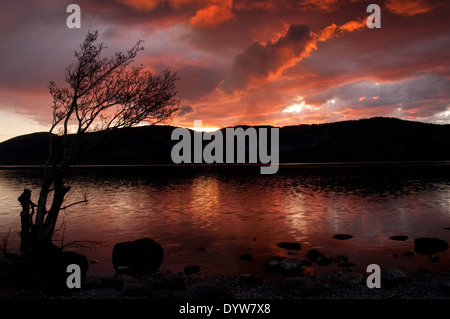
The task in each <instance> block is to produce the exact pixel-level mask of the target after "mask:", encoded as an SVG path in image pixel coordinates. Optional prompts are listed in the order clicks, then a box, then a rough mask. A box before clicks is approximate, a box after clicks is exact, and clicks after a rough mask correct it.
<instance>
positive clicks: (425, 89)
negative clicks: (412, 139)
mask: <svg viewBox="0 0 450 319" xmlns="http://www.w3.org/2000/svg"><path fill="white" fill-rule="evenodd" d="M305 99H306V100H307V101H308V102H309V103H314V104H327V103H329V101H331V100H333V101H334V103H335V104H336V105H337V106H340V107H341V108H350V109H365V108H374V107H384V106H389V107H392V109H397V108H400V109H402V110H403V111H405V110H412V109H416V108H420V107H422V108H423V109H424V112H423V114H428V116H430V115H431V114H434V113H436V112H442V111H445V110H446V108H447V107H448V106H449V105H450V79H449V78H447V77H443V76H439V75H435V74H424V75H422V76H420V77H417V78H415V79H406V80H403V81H396V82H384V83H379V82H369V81H362V82H352V83H347V84H343V85H338V86H334V87H331V88H329V89H328V90H326V91H324V92H321V93H319V94H315V95H312V96H308V97H306V98H305Z"/></svg>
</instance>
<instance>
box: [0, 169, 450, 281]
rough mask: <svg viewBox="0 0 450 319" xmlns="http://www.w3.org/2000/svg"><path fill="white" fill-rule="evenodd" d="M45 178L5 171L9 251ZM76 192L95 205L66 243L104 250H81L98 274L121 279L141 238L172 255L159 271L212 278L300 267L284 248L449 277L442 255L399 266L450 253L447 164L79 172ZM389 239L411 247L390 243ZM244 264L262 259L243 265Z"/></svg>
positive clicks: (85, 210) (3, 227)
mask: <svg viewBox="0 0 450 319" xmlns="http://www.w3.org/2000/svg"><path fill="white" fill-rule="evenodd" d="M40 175H41V170H40V169H2V170H0V235H4V234H6V233H7V232H8V230H9V229H11V236H10V240H9V246H8V248H9V251H11V252H18V246H19V236H18V232H19V231H20V220H19V213H20V205H19V202H18V201H17V197H18V196H19V195H20V194H21V192H22V190H23V188H24V187H27V188H30V189H32V190H33V197H34V199H35V201H37V196H38V190H39V183H40V178H41V176H40ZM70 185H72V187H73V188H72V189H73V192H72V194H71V196H70V197H69V199H68V203H70V202H74V201H77V200H79V199H80V198H81V197H82V195H83V193H84V192H86V193H87V194H88V198H89V199H90V202H89V204H88V205H87V206H86V205H80V206H74V207H71V208H70V209H68V210H67V211H66V212H65V213H64V214H61V215H60V220H59V221H60V222H62V221H63V220H64V224H65V228H64V243H67V242H69V241H73V240H91V241H92V240H93V241H101V242H102V243H101V244H99V245H96V246H94V247H93V249H90V250H84V251H81V252H82V253H84V254H85V255H86V256H87V257H88V259H89V260H97V261H99V262H98V263H96V264H92V265H91V266H90V270H89V274H91V275H96V274H113V273H114V270H113V267H112V263H111V252H112V247H113V246H114V244H115V243H117V242H122V241H129V240H134V239H138V238H141V237H150V238H153V239H154V240H156V241H157V242H159V243H160V244H161V245H162V246H163V248H164V254H165V256H164V262H163V266H162V268H164V269H167V270H170V271H173V272H178V271H182V270H183V268H184V266H187V265H193V264H195V265H199V266H200V267H201V269H202V272H205V273H220V274H239V273H243V272H248V271H252V272H253V271H257V272H259V271H260V270H262V269H263V264H264V261H265V260H266V259H267V258H268V257H269V256H272V255H280V256H289V257H295V256H293V255H288V254H287V251H286V250H283V249H281V248H278V247H277V246H276V243H278V242H281V241H297V242H300V243H301V244H302V250H300V251H298V252H296V253H297V254H298V255H297V256H298V257H304V256H305V254H306V253H307V251H308V250H309V249H311V248H316V249H319V250H320V251H322V252H323V253H324V254H325V255H327V256H335V255H341V254H345V255H347V256H349V260H350V261H353V262H355V263H356V264H357V266H356V267H353V269H355V270H360V271H365V267H367V265H368V264H371V263H377V264H379V265H380V266H381V267H387V266H395V267H399V268H402V269H404V270H407V271H414V270H417V269H418V268H419V267H426V268H430V269H440V268H445V269H448V268H449V267H450V253H449V251H445V252H442V253H439V256H440V259H441V261H440V262H439V263H433V262H431V261H430V260H428V258H427V256H422V255H418V254H416V255H415V256H414V257H406V256H402V253H403V252H406V251H413V250H414V244H413V241H414V238H417V237H438V238H441V239H444V240H446V241H447V242H449V243H450V230H445V229H443V228H445V227H450V166H449V165H448V164H447V165H431V166H422V165H408V166H403V165H400V166H398V165H369V166H366V165H350V166H346V165H317V166H310V165H308V166H303V165H290V166H284V167H281V168H280V170H279V172H278V173H277V174H276V175H259V167H250V166H248V167H240V168H237V167H214V166H203V167H141V168H139V167H134V168H129V167H128V168H127V167H113V168H79V169H76V170H74V171H73V172H72V175H71V176H70ZM62 233H63V231H62V230H60V231H59V232H58V233H57V237H56V239H61V237H62ZM336 233H347V234H351V235H353V236H354V237H353V238H352V239H349V240H345V241H340V240H336V239H333V238H332V235H334V234H336ZM392 235H407V236H409V239H408V240H407V241H404V242H398V241H393V240H390V239H389V236H392ZM200 248H202V249H200ZM244 253H249V254H252V255H253V256H254V259H253V260H252V261H243V260H240V259H239V258H238V257H239V256H240V255H242V254H244ZM393 253H397V254H399V257H398V258H395V257H393ZM339 269H340V268H338V267H337V266H336V265H331V266H327V267H325V268H321V270H327V271H334V270H339Z"/></svg>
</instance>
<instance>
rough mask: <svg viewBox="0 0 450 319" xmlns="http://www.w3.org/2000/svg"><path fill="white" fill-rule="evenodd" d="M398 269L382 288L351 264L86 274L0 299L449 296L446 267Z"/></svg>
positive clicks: (0, 294) (9, 288)
mask: <svg viewBox="0 0 450 319" xmlns="http://www.w3.org/2000/svg"><path fill="white" fill-rule="evenodd" d="M390 269H394V270H395V269H397V268H390ZM397 270H398V269H397ZM401 273H402V272H401V271H400V276H397V277H395V275H394V277H392V276H391V278H387V277H386V278H383V279H382V285H381V288H369V287H368V286H367V282H366V280H367V274H362V273H359V272H358V271H352V270H349V269H343V270H342V271H339V272H332V273H329V272H317V273H314V274H310V275H298V276H281V275H276V274H271V275H269V276H267V274H264V276H258V275H254V274H248V273H247V274H241V275H239V276H230V275H210V274H204V273H197V274H193V275H186V274H181V273H178V274H174V273H170V272H162V271H158V272H156V273H154V274H152V275H145V276H140V277H132V276H129V275H117V274H116V275H112V276H88V277H87V278H85V279H84V280H83V281H82V285H81V288H79V289H76V288H75V289H71V290H69V289H65V290H63V291H58V290H57V291H50V292H49V291H45V289H44V290H41V289H39V288H28V289H27V288H25V287H21V286H20V285H13V284H7V285H4V284H3V283H2V285H1V286H0V300H17V299H19V300H24V299H28V300H119V299H123V300H132V299H137V300H141V299H147V300H148V299H151V300H167V301H180V300H197V301H198V300H216V301H221V300H222V301H223V300H300V299H305V300H311V299H320V300H326V299H329V300H332V299H348V300H358V299H359V300H361V299H366V300H374V299H416V300H417V299H450V270H441V271H436V272H432V271H429V270H427V269H420V270H418V271H416V272H413V273H409V274H407V275H406V277H402V274H401ZM403 274H404V273H403ZM0 275H2V276H3V275H4V274H3V273H0ZM263 278H264V279H263Z"/></svg>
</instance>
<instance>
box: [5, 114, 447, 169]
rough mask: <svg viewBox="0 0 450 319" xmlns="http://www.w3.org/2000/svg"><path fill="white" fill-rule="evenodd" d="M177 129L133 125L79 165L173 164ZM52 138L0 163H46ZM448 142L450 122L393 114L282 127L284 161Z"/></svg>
mask: <svg viewBox="0 0 450 319" xmlns="http://www.w3.org/2000/svg"><path fill="white" fill-rule="evenodd" d="M244 128H245V127H244ZM173 129H174V127H171V126H145V127H136V128H133V129H129V130H127V131H124V132H122V133H120V134H116V135H114V136H111V138H109V139H107V140H105V141H102V143H100V144H99V145H98V146H96V147H95V148H94V149H92V150H91V151H90V152H88V153H86V154H83V157H82V158H80V159H79V160H78V161H77V164H99V165H101V164H121V165H127V164H128V165H132V164H135V165H136V164H171V163H172V161H171V157H170V156H171V150H172V147H173V145H175V144H176V143H178V141H172V140H171V133H172V131H173ZM89 136H92V137H95V134H91V135H89ZM49 137H50V134H48V133H35V134H29V135H24V136H19V137H16V138H13V139H10V140H8V141H5V142H3V143H0V164H1V165H37V164H44V163H45V159H46V157H47V155H48V141H49ZM52 138H57V137H56V136H52ZM207 143H209V141H205V142H204V144H205V145H206V144H207ZM449 145H450V125H435V124H425V123H419V122H412V121H404V120H399V119H394V118H372V119H364V120H357V121H344V122H336V123H329V124H314V125H298V126H288V127H283V128H281V129H280V162H283V163H295V162H340V161H349V162H352V161H427V160H450V148H449V147H448V146H449Z"/></svg>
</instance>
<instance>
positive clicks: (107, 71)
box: [19, 32, 179, 252]
mask: <svg viewBox="0 0 450 319" xmlns="http://www.w3.org/2000/svg"><path fill="white" fill-rule="evenodd" d="M97 38H98V32H89V33H88V34H87V36H86V38H85V40H84V42H83V43H82V44H81V46H80V50H79V51H76V52H75V54H74V55H75V60H74V61H73V62H72V63H71V64H70V65H69V66H68V67H67V68H66V77H65V82H66V85H65V86H58V85H57V84H56V83H55V82H53V81H51V82H50V84H49V90H50V94H51V95H52V97H53V104H52V110H53V122H52V125H51V128H50V131H49V132H50V133H51V134H50V137H51V138H50V143H49V156H48V158H47V162H46V165H45V179H44V181H43V184H42V186H41V190H40V194H39V198H38V202H37V204H34V203H33V202H32V201H31V192H30V190H27V189H26V190H24V193H23V194H22V195H21V196H20V197H19V201H20V203H21V205H22V213H21V217H22V231H21V241H22V245H21V247H22V251H23V252H24V251H33V250H36V248H39V249H41V248H43V247H46V246H47V245H51V243H52V236H53V234H54V231H55V225H56V222H57V219H58V214H59V212H60V211H61V210H62V209H64V208H68V207H70V206H72V205H75V204H78V203H82V202H87V198H86V197H85V198H84V199H83V200H81V201H80V202H77V203H71V204H68V205H65V206H63V203H64V200H65V197H66V195H67V193H68V192H69V191H70V186H67V185H66V184H65V174H66V172H67V169H68V168H69V167H70V166H71V165H72V164H73V160H74V158H75V157H79V156H80V154H81V155H82V154H83V153H84V152H87V151H88V149H89V147H92V146H93V145H95V143H96V142H98V141H99V140H101V139H104V138H105V136H106V135H107V134H108V133H111V132H113V131H119V130H120V131H123V129H125V128H130V127H133V126H136V125H138V124H141V123H146V124H156V123H159V122H162V121H164V120H166V119H168V118H169V117H170V116H171V115H172V114H173V113H174V112H176V111H177V110H178V107H179V101H178V100H177V99H176V98H175V96H176V92H175V83H174V82H175V81H176V80H177V77H176V74H175V73H173V72H171V71H169V70H165V71H163V72H162V73H161V74H159V75H156V76H155V75H153V73H152V72H151V70H149V69H148V68H147V67H145V66H143V65H140V66H135V67H131V66H130V64H131V63H132V62H133V61H134V58H135V57H136V56H137V54H138V52H139V51H141V50H143V47H142V45H141V44H142V41H138V42H137V43H136V44H135V45H134V46H133V47H132V48H131V49H130V50H128V51H127V52H126V53H122V52H119V53H116V54H115V55H113V56H111V57H109V58H102V57H101V53H102V51H103V49H105V46H104V45H103V44H95V43H96V41H97ZM89 132H97V133H96V134H95V137H96V138H93V137H92V134H87V133H89ZM55 133H57V136H55ZM87 135H89V138H87ZM48 203H51V205H50V208H48V207H47V204H48ZM35 208H36V216H35V220H34V223H33V221H32V215H33V214H34V209H35ZM30 209H31V212H30Z"/></svg>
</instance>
